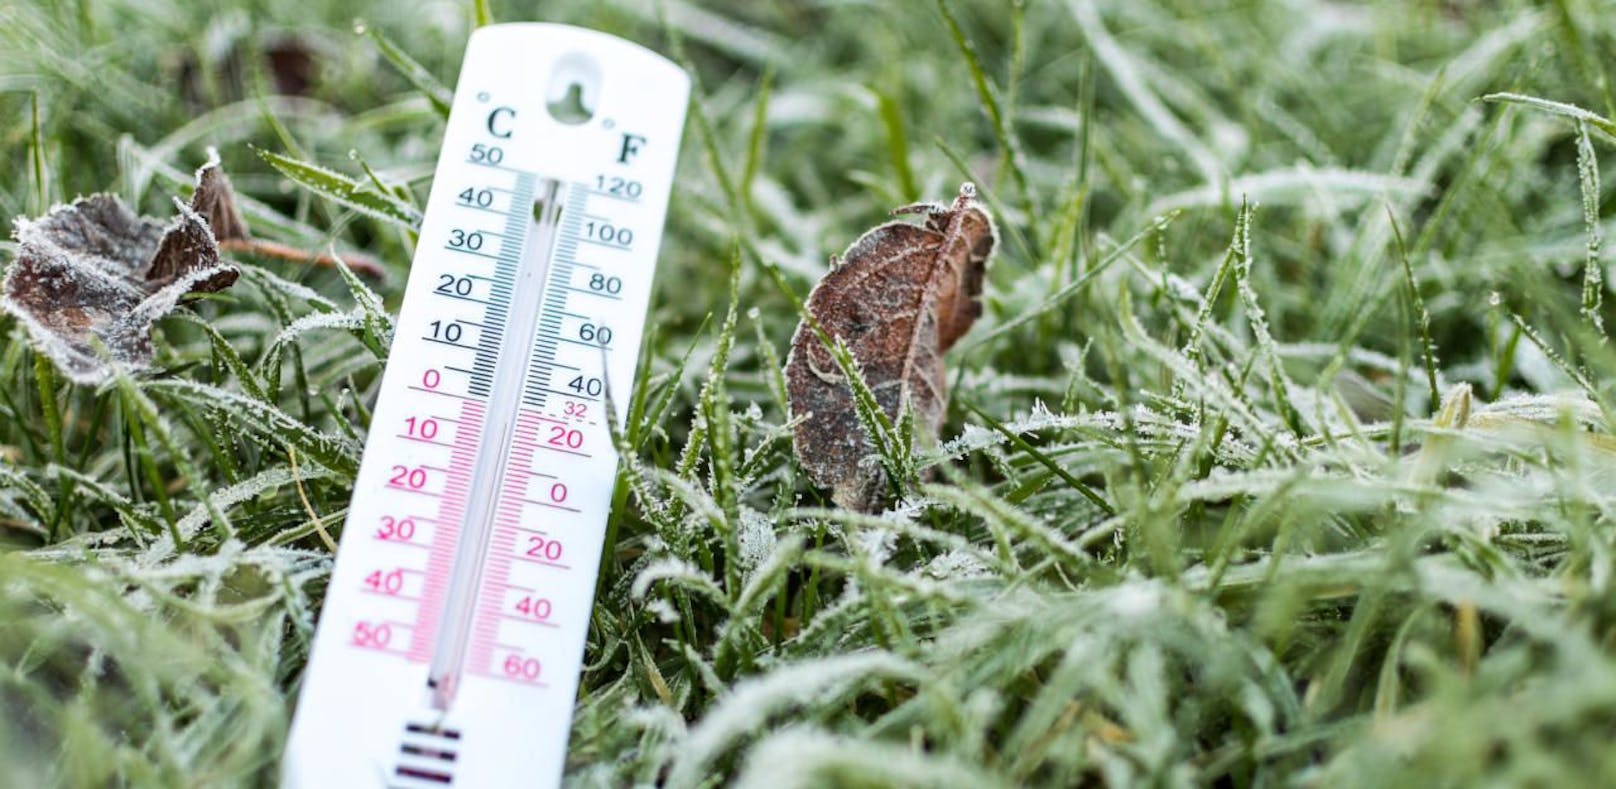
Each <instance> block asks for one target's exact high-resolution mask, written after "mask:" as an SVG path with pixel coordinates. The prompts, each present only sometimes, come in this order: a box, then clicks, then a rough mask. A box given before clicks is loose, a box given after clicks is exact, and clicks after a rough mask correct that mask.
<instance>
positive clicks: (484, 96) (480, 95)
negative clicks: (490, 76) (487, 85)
mask: <svg viewBox="0 0 1616 789" xmlns="http://www.w3.org/2000/svg"><path fill="white" fill-rule="evenodd" d="M488 98H489V97H488V91H486V90H485V91H482V92H480V93H478V94H477V100H478V101H488Z"/></svg>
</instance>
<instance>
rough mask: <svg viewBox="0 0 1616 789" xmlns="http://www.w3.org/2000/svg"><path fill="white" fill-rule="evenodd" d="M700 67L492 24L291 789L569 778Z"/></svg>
mask: <svg viewBox="0 0 1616 789" xmlns="http://www.w3.org/2000/svg"><path fill="white" fill-rule="evenodd" d="M689 93H690V82H689V78H688V77H687V75H686V74H685V73H684V72H683V71H682V70H681V69H679V68H678V67H677V66H675V65H674V64H673V63H671V62H670V61H668V60H666V59H664V58H663V57H661V56H659V55H657V54H655V53H653V52H651V51H649V50H646V49H644V48H642V47H640V46H638V45H635V44H631V43H629V42H627V41H623V40H621V39H618V38H614V37H612V36H608V35H605V34H602V33H598V32H595V31H591V30H585V29H581V28H575V27H569V26H565V25H552V24H503V25H492V26H488V27H483V28H480V29H478V30H477V31H476V32H475V33H473V34H472V36H471V41H470V43H469V44H468V46H467V50H466V58H465V64H464V66H463V67H462V69H461V71H460V80H459V85H458V87H457V89H456V91H455V95H454V104H453V108H452V111H451V113H450V115H449V121H448V125H447V129H446V130H445V132H444V139H443V149H442V151H441V153H440V155H439V158H438V166H437V171H436V175H435V176H434V179H433V182H432V193H431V196H430V198H429V199H428V201H427V209H426V215H425V220H424V221H423V222H422V225H421V233H420V239H419V246H418V248H417V250H416V253H415V260H414V262H413V264H412V266H411V270H410V277H409V283H408V285H407V287H406V290H405V295H404V302H403V306H402V308H401V310H400V313H399V316H398V321H397V324H396V328H395V335H394V340H393V346H392V351H391V353H390V355H389V360H388V363H387V368H386V370H385V372H384V374H383V376H382V381H381V391H380V395H379V398H378V400H377V402H376V408H375V410H374V415H373V417H372V421H371V426H370V434H369V437H368V438H367V440H366V442H365V453H364V460H363V462H362V463H361V465H360V468H359V476H358V478H357V480H356V481H355V485H354V493H353V501H352V503H351V505H350V507H349V510H348V516H347V521H346V525H345V526H344V528H343V533H342V543H341V550H340V558H339V560H338V561H337V563H336V567H335V569H334V570H333V572H332V575H331V582H330V587H329V591H328V592H327V595H326V601H325V606H324V609H323V612H322V613H321V615H320V623H319V627H318V630H317V631H316V636H315V639H314V645H313V648H312V650H311V652H310V656H309V666H308V670H307V673H306V674H305V675H304V678H303V686H302V692H301V695H300V697H299V700H298V706H297V713H296V717H295V719H294V721H293V724H292V730H291V734H290V736H289V739H288V743H287V748H286V754H285V758H284V761H283V765H282V767H283V772H282V786H284V787H300V788H302V787H341V788H343V789H348V788H350V787H397V788H398V789H404V788H405V787H410V788H412V789H415V788H422V787H425V788H427V789H441V788H442V787H446V786H455V787H477V788H478V789H481V788H482V787H515V786H523V787H534V786H554V785H556V784H558V783H559V782H560V780H561V775H562V769H563V765H564V761H565V756H566V750H567V735H568V732H569V730H570V727H571V720H572V708H573V701H574V698H575V696H576V694H577V689H578V679H579V671H580V666H581V662H582V658H583V648H584V636H585V631H586V629H587V628H588V625H589V619H590V612H591V609H592V607H593V598H594V590H595V578H596V573H597V570H598V567H599V564H600V555H601V550H602V541H603V539H604V533H605V525H606V518H607V515H608V513H609V509H610V502H611V495H612V488H613V483H614V479H615V476H616V467H617V454H616V452H615V450H614V447H613V444H612V439H611V431H610V426H609V420H616V421H617V423H618V424H619V425H621V424H622V420H623V414H622V411H621V408H620V407H619V409H618V412H617V413H609V412H608V388H609V387H615V389H614V390H613V391H612V399H613V400H614V401H615V402H617V403H619V404H621V403H622V402H624V401H626V400H627V399H628V398H627V391H626V390H627V388H628V385H629V384H630V383H631V382H632V381H633V379H634V367H635V362H636V359H637V357H638V349H639V346H640V339H641V335H642V331H643V323H644V319H645V314H646V307H647V304H648V301H649V299H650V295H651V279H652V272H653V271H654V269H655V266H656V255H657V247H658V245H659V244H660V242H661V236H662V225H663V220H664V218H665V216H666V213H667V208H668V199H669V192H670V190H671V186H672V181H673V172H674V165H675V162H676V160H677V158H678V153H679V140H680V134H681V132H682V130H683V126H684V117H685V109H686V102H687V100H688V97H689Z"/></svg>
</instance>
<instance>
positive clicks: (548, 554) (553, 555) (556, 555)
mask: <svg viewBox="0 0 1616 789" xmlns="http://www.w3.org/2000/svg"><path fill="white" fill-rule="evenodd" d="M527 541H528V548H527V555H528V556H532V557H534V558H536V559H548V560H549V561H552V562H554V561H559V560H560V559H561V543H560V542H558V541H556V540H546V539H545V538H543V537H529V538H527Z"/></svg>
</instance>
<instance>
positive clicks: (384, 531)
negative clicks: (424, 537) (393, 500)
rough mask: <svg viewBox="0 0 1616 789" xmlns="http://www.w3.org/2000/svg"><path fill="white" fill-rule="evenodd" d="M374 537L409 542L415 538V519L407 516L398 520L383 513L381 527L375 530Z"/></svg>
mask: <svg viewBox="0 0 1616 789" xmlns="http://www.w3.org/2000/svg"><path fill="white" fill-rule="evenodd" d="M376 539H378V540H391V541H393V542H409V541H410V540H413V539H415V521H413V520H410V519H409V518H404V519H402V520H400V519H398V518H394V517H393V516H391V515H383V516H382V525H381V528H379V529H377V530H376Z"/></svg>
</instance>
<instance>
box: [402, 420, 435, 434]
mask: <svg viewBox="0 0 1616 789" xmlns="http://www.w3.org/2000/svg"><path fill="white" fill-rule="evenodd" d="M404 434H405V435H408V436H413V437H415V438H437V437H438V420H436V419H416V418H415V417H413V416H412V417H408V418H406V419H405V420H404Z"/></svg>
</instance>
